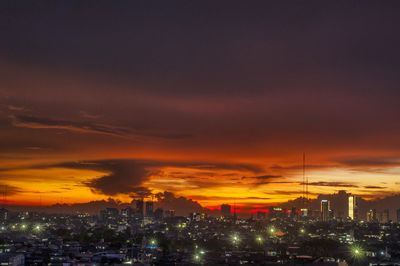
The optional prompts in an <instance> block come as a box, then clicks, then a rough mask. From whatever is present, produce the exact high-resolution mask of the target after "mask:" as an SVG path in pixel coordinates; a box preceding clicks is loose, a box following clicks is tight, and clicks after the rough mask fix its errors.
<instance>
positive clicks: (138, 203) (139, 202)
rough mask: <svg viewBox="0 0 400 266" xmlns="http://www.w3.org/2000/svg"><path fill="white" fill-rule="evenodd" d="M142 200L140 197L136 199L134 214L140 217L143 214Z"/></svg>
mask: <svg viewBox="0 0 400 266" xmlns="http://www.w3.org/2000/svg"><path fill="white" fill-rule="evenodd" d="M143 211H144V201H143V200H142V199H140V200H137V201H136V214H138V215H139V216H140V217H143V216H144V212H143Z"/></svg>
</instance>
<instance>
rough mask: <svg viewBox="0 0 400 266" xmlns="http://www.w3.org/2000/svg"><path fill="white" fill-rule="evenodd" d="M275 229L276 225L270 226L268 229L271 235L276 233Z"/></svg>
mask: <svg viewBox="0 0 400 266" xmlns="http://www.w3.org/2000/svg"><path fill="white" fill-rule="evenodd" d="M275 231H276V229H275V228H274V227H270V228H269V229H268V232H269V233H270V234H271V235H273V234H274V233H275Z"/></svg>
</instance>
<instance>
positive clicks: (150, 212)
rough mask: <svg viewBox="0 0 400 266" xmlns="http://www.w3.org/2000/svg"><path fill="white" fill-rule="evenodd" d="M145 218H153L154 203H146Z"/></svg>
mask: <svg viewBox="0 0 400 266" xmlns="http://www.w3.org/2000/svg"><path fill="white" fill-rule="evenodd" d="M146 216H147V217H153V216H154V202H152V201H147V202H146Z"/></svg>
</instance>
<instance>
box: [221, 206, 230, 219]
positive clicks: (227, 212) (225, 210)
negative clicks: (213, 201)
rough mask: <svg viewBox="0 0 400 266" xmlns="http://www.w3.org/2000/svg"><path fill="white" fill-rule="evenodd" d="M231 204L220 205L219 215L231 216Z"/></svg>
mask: <svg viewBox="0 0 400 266" xmlns="http://www.w3.org/2000/svg"><path fill="white" fill-rule="evenodd" d="M231 209H232V208H231V205H229V204H222V205H221V215H222V216H223V217H230V216H231Z"/></svg>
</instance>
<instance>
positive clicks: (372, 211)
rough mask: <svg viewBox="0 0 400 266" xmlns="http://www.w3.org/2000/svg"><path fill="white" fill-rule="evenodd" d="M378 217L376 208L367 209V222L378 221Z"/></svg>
mask: <svg viewBox="0 0 400 266" xmlns="http://www.w3.org/2000/svg"><path fill="white" fill-rule="evenodd" d="M376 221H377V217H376V209H370V210H369V211H367V222H369V223H371V222H376Z"/></svg>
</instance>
